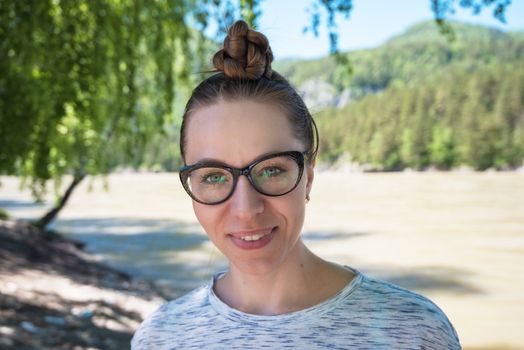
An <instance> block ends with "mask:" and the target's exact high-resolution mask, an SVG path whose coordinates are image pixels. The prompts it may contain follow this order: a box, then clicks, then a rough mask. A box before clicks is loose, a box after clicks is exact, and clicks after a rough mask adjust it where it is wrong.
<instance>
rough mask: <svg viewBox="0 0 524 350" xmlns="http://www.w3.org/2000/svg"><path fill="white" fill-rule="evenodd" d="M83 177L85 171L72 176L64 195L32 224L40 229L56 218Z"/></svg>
mask: <svg viewBox="0 0 524 350" xmlns="http://www.w3.org/2000/svg"><path fill="white" fill-rule="evenodd" d="M85 177H86V174H85V173H82V174H79V175H75V176H74V178H73V182H71V184H70V185H69V187H68V188H67V190H66V191H65V193H64V195H63V196H62V198H61V199H60V202H59V203H58V204H57V205H56V206H55V207H54V208H52V209H51V210H49V211H48V212H47V213H46V214H45V215H44V216H42V217H41V218H40V219H38V221H36V222H35V223H34V225H35V226H37V227H39V228H41V229H45V227H46V226H47V225H48V224H49V223H50V222H51V221H53V220H54V219H55V218H56V216H57V215H58V213H59V212H60V210H62V208H63V207H64V206H65V205H66V203H67V201H68V199H69V197H70V196H71V193H73V190H74V189H75V188H76V186H77V185H78V184H79V183H80V182H82V180H83V179H84V178H85Z"/></svg>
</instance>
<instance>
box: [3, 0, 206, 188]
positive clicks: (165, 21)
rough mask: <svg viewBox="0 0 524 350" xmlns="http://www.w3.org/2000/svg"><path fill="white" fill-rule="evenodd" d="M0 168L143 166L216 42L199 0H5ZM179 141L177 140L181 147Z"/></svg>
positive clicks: (42, 170)
mask: <svg viewBox="0 0 524 350" xmlns="http://www.w3.org/2000/svg"><path fill="white" fill-rule="evenodd" d="M0 8H1V11H0V43H1V44H0V45H1V46H0V134H1V135H2V138H1V141H0V148H1V149H2V152H1V154H0V173H11V174H18V175H22V176H26V177H29V178H30V179H32V181H31V184H30V185H31V188H32V190H33V193H34V195H35V196H36V197H40V196H41V195H42V194H43V192H44V189H45V186H44V184H45V182H46V181H47V180H49V179H53V178H54V179H60V178H61V177H62V176H63V175H64V174H74V175H75V176H79V175H80V174H98V173H107V172H109V171H111V170H112V169H114V168H115V167H116V166H118V165H120V164H130V165H132V166H134V167H138V166H139V165H140V164H142V162H143V152H144V150H145V149H146V147H147V145H148V144H149V141H151V140H152V138H153V137H156V138H157V139H159V135H166V134H167V133H168V130H170V128H171V125H172V124H173V122H174V120H173V104H174V102H175V97H176V94H175V89H176V91H177V93H180V92H183V91H184V88H186V89H187V87H188V86H190V85H192V83H193V82H192V79H194V78H195V77H194V76H192V74H191V72H192V70H193V69H198V68H201V67H199V60H198V57H200V56H201V55H202V52H204V51H205V46H206V45H207V44H206V42H205V41H204V40H203V38H202V37H201V34H199V33H198V32H196V31H193V30H191V29H190V27H189V25H188V24H187V23H186V22H187V21H188V20H191V19H190V18H191V17H190V16H191V14H192V13H193V11H194V10H195V4H194V3H192V2H171V1H140V0H135V1H131V0H122V1H119V0H97V1H85V0H84V1H75V2H71V1H59V0H54V1H28V0H27V1H23V0H21V1H6V0H1V1H0ZM175 148H176V147H175Z"/></svg>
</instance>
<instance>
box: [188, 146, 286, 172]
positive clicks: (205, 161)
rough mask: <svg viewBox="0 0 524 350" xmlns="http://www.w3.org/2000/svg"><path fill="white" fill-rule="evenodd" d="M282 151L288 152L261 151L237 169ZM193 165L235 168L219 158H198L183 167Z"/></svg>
mask: <svg viewBox="0 0 524 350" xmlns="http://www.w3.org/2000/svg"><path fill="white" fill-rule="evenodd" d="M282 152H288V151H282V150H280V151H278V150H275V151H270V152H266V153H262V154H261V155H259V156H258V157H256V158H255V159H253V160H252V161H251V162H249V163H248V164H246V165H244V166H242V167H240V168H238V169H242V168H245V167H246V166H249V165H251V164H253V163H254V162H256V161H257V160H259V159H261V158H264V157H267V156H269V155H271V154H277V153H282ZM195 165H222V166H226V167H229V168H236V167H235V166H232V165H230V164H227V163H226V162H224V161H222V160H220V159H216V158H202V159H199V160H198V161H197V162H196V163H193V164H189V165H186V166H185V167H192V166H195Z"/></svg>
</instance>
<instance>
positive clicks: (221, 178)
mask: <svg viewBox="0 0 524 350" xmlns="http://www.w3.org/2000/svg"><path fill="white" fill-rule="evenodd" d="M201 182H202V183H205V184H210V185H215V184H223V183H225V182H227V177H226V175H225V174H221V173H210V174H205V175H202V177H201Z"/></svg>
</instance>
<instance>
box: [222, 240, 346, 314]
mask: <svg viewBox="0 0 524 350" xmlns="http://www.w3.org/2000/svg"><path fill="white" fill-rule="evenodd" d="M352 277H353V275H352V273H351V272H349V271H348V270H346V269H344V268H342V267H340V266H337V265H334V264H331V263H328V262H326V261H324V260H322V259H320V258H319V257H317V256H316V255H314V254H313V253H312V252H311V251H310V250H309V249H307V248H306V247H305V246H304V244H303V243H302V241H299V242H297V247H296V252H295V254H292V255H290V256H289V257H288V259H286V261H284V262H283V263H282V264H280V265H279V266H278V268H276V269H274V270H271V271H267V272H265V273H261V274H249V273H245V272H243V271H242V270H241V269H238V268H236V267H235V266H234V265H231V266H230V270H229V272H228V273H227V274H226V275H225V276H224V277H223V278H221V279H220V280H218V281H217V283H216V284H215V293H216V294H217V296H218V297H219V298H220V299H221V300H222V301H223V302H225V303H226V304H228V305H229V306H231V307H233V308H235V309H237V310H240V311H243V312H246V313H250V314H257V315H279V314H284V313H289V312H294V311H298V310H303V309H305V308H308V307H311V306H313V305H316V304H318V303H320V302H322V301H324V300H326V299H328V298H329V297H331V296H333V295H335V294H336V293H338V292H339V291H340V290H341V289H342V288H344V286H345V285H346V284H347V283H348V282H349V281H350V280H351V278H352Z"/></svg>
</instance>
